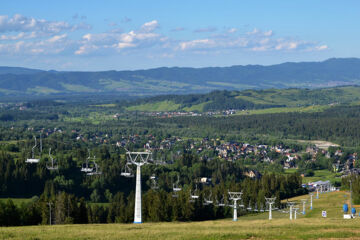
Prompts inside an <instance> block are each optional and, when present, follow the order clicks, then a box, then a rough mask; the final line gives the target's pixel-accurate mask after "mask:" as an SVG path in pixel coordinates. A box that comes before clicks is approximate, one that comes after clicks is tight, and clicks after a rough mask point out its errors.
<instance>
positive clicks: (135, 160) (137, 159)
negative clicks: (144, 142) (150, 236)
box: [126, 151, 152, 223]
mask: <svg viewBox="0 0 360 240" xmlns="http://www.w3.org/2000/svg"><path fill="white" fill-rule="evenodd" d="M151 154H152V153H151V152H129V151H128V152H126V155H127V157H128V163H129V164H133V165H136V189H135V212H134V223H142V214H141V167H142V166H143V165H145V164H149V160H150V156H151Z"/></svg>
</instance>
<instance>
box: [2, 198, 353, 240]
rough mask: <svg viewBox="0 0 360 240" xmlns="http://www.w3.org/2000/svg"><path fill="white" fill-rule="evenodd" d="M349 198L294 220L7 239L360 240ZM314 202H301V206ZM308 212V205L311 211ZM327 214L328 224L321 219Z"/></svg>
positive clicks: (48, 229) (26, 231)
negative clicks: (347, 207) (346, 207)
mask: <svg viewBox="0 0 360 240" xmlns="http://www.w3.org/2000/svg"><path fill="white" fill-rule="evenodd" d="M344 194H345V195H346V193H344V192H333V193H324V194H321V195H320V199H315V198H314V203H313V210H309V209H308V207H307V212H306V215H304V216H302V215H301V214H298V219H296V220H292V221H291V220H289V218H288V217H289V214H288V213H281V212H278V211H274V212H273V220H271V221H269V220H268V219H267V218H268V213H267V212H265V213H261V214H255V215H247V216H245V217H241V216H240V217H239V220H238V221H237V222H233V221H232V220H231V219H225V220H217V221H204V222H191V223H189V222H181V223H180V222H171V223H165V222H163V223H144V224H141V225H137V224H88V225H55V226H28V227H6V228H5V227H2V228H0V238H1V239H13V240H16V239H19V240H20V239H21V240H22V239H109V240H110V239H127V240H131V239H150V238H151V239H159V240H161V239H319V238H322V239H328V238H356V239H358V238H359V237H360V232H359V231H358V230H357V228H358V226H359V224H360V218H356V219H351V220H344V219H342V204H343V203H344V199H345V198H344ZM302 198H308V196H300V197H297V198H294V199H291V201H298V200H299V199H302ZM307 206H308V205H307ZM323 210H326V211H327V218H323V217H322V216H321V212H322V211H323Z"/></svg>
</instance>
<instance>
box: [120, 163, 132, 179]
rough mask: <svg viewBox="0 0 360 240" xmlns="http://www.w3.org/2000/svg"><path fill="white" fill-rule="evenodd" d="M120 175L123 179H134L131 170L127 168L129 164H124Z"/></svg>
mask: <svg viewBox="0 0 360 240" xmlns="http://www.w3.org/2000/svg"><path fill="white" fill-rule="evenodd" d="M120 175H121V176H123V177H128V178H130V177H134V174H133V172H132V170H131V168H130V167H129V163H126V164H125V166H124V167H123V169H122V170H121V173H120Z"/></svg>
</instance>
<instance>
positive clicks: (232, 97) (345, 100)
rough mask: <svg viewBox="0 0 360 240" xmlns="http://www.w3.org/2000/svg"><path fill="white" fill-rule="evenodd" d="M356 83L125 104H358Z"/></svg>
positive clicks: (213, 107) (195, 107) (140, 107)
mask: <svg viewBox="0 0 360 240" xmlns="http://www.w3.org/2000/svg"><path fill="white" fill-rule="evenodd" d="M359 103H360V87H358V86H345V87H336V88H323V89H313V90H309V89H268V90H245V91H214V92H211V93H208V94H190V95H165V96H157V97H151V98H146V99H143V100H139V101H137V102H135V103H131V104H130V105H129V106H127V110H129V111H135V110H137V111H198V112H204V111H219V110H220V111H221V110H227V109H239V110H241V109H245V110H247V111H246V112H242V113H239V114H262V113H279V112H317V111H323V110H325V109H326V108H329V107H331V106H334V105H339V104H346V105H358V104H359Z"/></svg>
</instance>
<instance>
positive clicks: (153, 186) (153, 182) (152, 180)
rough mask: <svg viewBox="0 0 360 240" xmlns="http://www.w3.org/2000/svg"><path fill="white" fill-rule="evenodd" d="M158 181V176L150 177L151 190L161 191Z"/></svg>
mask: <svg viewBox="0 0 360 240" xmlns="http://www.w3.org/2000/svg"><path fill="white" fill-rule="evenodd" d="M156 179H157V178H156V175H155V174H153V175H151V176H150V181H151V189H154V190H156V189H159V185H158V183H157V181H156Z"/></svg>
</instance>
